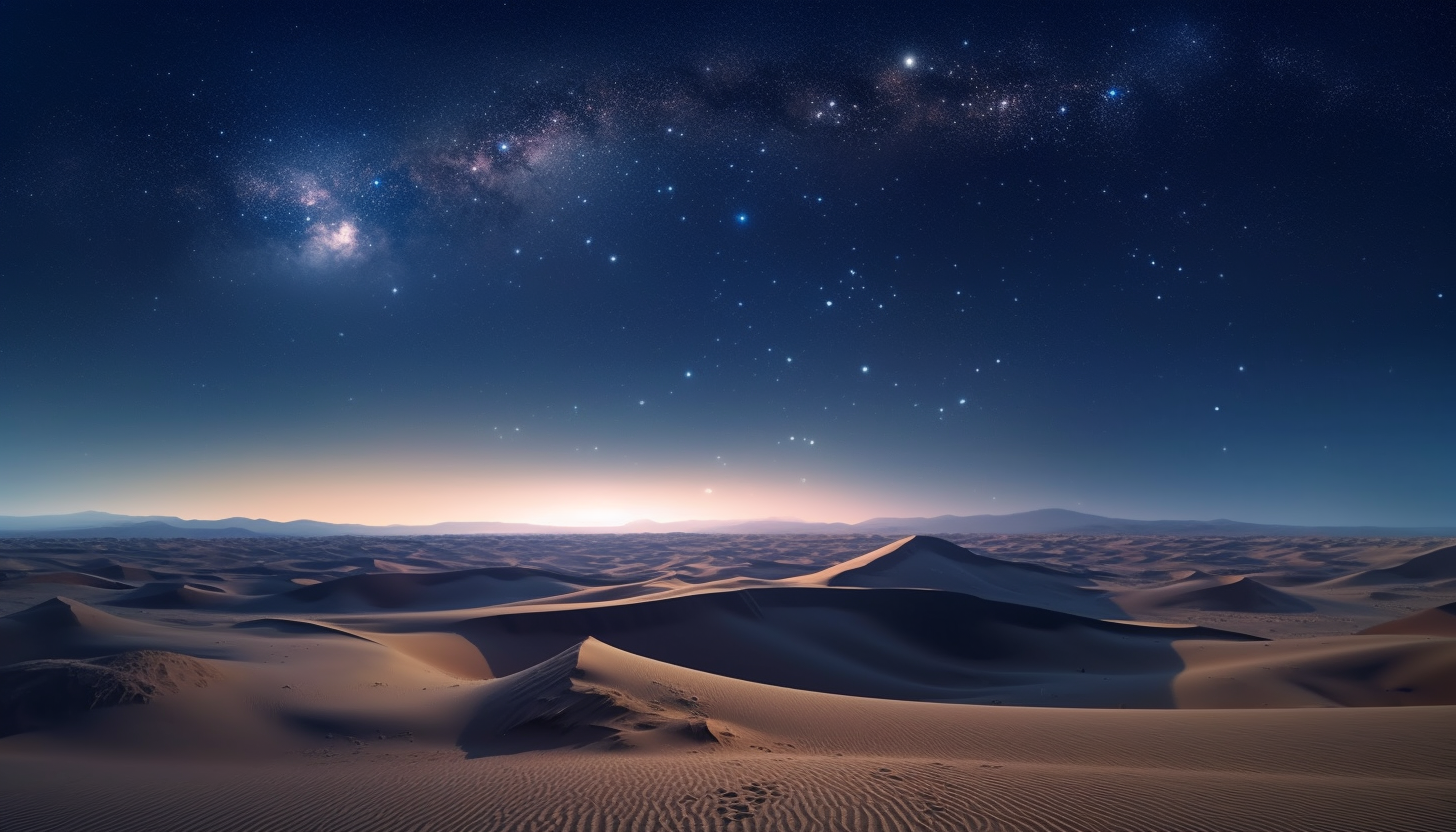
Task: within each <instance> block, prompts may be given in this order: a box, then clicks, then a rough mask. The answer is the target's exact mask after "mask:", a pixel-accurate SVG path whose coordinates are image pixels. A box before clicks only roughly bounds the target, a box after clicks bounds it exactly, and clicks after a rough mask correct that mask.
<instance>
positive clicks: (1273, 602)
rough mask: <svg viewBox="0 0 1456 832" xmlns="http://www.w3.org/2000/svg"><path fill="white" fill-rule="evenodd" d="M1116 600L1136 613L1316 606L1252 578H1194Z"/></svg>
mask: <svg viewBox="0 0 1456 832" xmlns="http://www.w3.org/2000/svg"><path fill="white" fill-rule="evenodd" d="M1116 601H1117V603H1118V604H1119V605H1121V607H1122V608H1123V609H1124V610H1127V611H1128V612H1134V613H1145V612H1153V611H1158V610H1170V609H1186V610H1201V611H1226V612H1273V613H1287V612H1310V611H1312V610H1314V608H1315V607H1314V605H1313V604H1311V603H1309V602H1308V601H1306V600H1304V599H1302V598H1299V597H1297V596H1295V595H1291V594H1290V593H1288V592H1283V591H1281V590H1278V589H1275V588H1274V587H1271V586H1267V585H1265V584H1263V583H1260V582H1259V581H1256V580H1254V579H1253V578H1248V577H1227V578H1215V577H1211V576H1193V577H1189V578H1185V579H1183V580H1180V581H1176V582H1174V583H1173V584H1171V585H1169V586H1164V587H1157V588H1154V589H1143V590H1135V591H1133V592H1127V593H1121V594H1119V595H1117V596H1116Z"/></svg>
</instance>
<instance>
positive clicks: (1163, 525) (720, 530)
mask: <svg viewBox="0 0 1456 832" xmlns="http://www.w3.org/2000/svg"><path fill="white" fill-rule="evenodd" d="M644 532H658V533H666V532H686V533H703V534H880V535H899V534H1169V535H1220V536H1229V535H1328V536H1349V537H1428V536H1429V537H1450V536H1456V526H1439V527H1436V526H1427V527H1410V528H1397V527H1388V526H1286V525H1267V524H1262V523H1241V522H1238V521H1236V520H1126V519H1120V518H1116V517H1099V516H1097V515H1095V514H1083V513H1081V512H1077V511H1068V510H1066V509H1060V508H1046V509H1039V510H1037V511H1023V512H1018V513H1016V514H977V515H972V516H969V517H961V516H957V515H953V514H944V515H941V516H939V517H876V518H874V519H872V520H865V521H864V522H862V523H807V522H803V521H800V520H780V519H769V520H747V521H721V520H685V521H682V522H677V523H656V522H653V521H651V520H636V521H633V522H631V523H626V524H624V525H620V526H590V527H585V526H538V525H532V524H530V523H494V522H454V523H435V524H434V525H429V526H402V525H392V526H366V525H362V524H358V523H324V522H321V521H318V520H290V521H288V522H286V523H280V522H277V521H275V520H255V519H252V518H248V517H228V518H226V519H223V520H183V519H181V518H180V517H162V516H149V517H136V516H131V515H125V514H109V513H107V512H104V511H82V512H77V513H75V514H51V515H40V516H33V517H5V516H0V537H7V538H19V537H28V538H87V537H92V538H100V537H117V538H178V537H180V538H198V539H213V538H239V537H327V536H332V535H370V536H383V537H390V536H393V537H399V536H413V535H429V534H640V533H644Z"/></svg>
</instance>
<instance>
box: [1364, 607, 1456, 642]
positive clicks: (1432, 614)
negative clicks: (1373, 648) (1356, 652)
mask: <svg viewBox="0 0 1456 832" xmlns="http://www.w3.org/2000/svg"><path fill="white" fill-rule="evenodd" d="M1360 632H1361V633H1362V634H1364V635H1414V636H1442V637H1444V638H1456V602H1453V603H1450V604H1442V605H1441V606H1439V607H1433V608H1432V609H1428V610H1422V611H1420V612H1418V613H1416V614H1414V615H1407V616H1406V617H1404V618H1397V619H1396V620H1394V621H1387V622H1385V623H1384V624H1376V625H1375V626H1374V627H1366V628H1365V629H1363V630H1361V631H1360Z"/></svg>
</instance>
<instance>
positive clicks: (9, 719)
mask: <svg viewBox="0 0 1456 832" xmlns="http://www.w3.org/2000/svg"><path fill="white" fill-rule="evenodd" d="M1450 543H1451V541H1442V540H1390V539H1369V540H1357V539H1334V538H1252V537H1250V538H1176V537H1110V536H984V537H975V538H970V537H967V538H957V539H956V540H955V541H946V540H940V539H937V538H929V537H913V538H906V539H904V540H899V541H893V540H888V539H881V538H873V537H867V536H845V537H822V536H780V537H770V536H723V535H625V536H535V537H498V538H492V537H480V536H470V537H465V536H462V537H428V538H391V539H381V538H323V539H286V540H256V539H253V540H237V541H226V540H224V541H185V540H158V541H148V540H77V541H35V540H28V541H27V540H12V541H0V572H3V575H4V579H3V580H0V616H3V617H0V829H3V830H5V832H13V831H14V830H42V829H45V830H88V829H98V830H99V829H105V830H132V829H135V830H353V829H360V830H396V829H398V830H436V829H438V830H456V829H472V830H477V829H478V830H494V829H500V830H516V829H521V830H530V829H541V830H556V829H582V830H617V829H621V830H628V829H643V830H649V829H662V830H676V829H734V830H736V829H743V830H751V829H774V830H777V829H822V830H861V829H871V830H872V829H885V830H901V829H1008V830H1011V829H1017V830H1019V829H1035V830H1051V829H1074V830H1081V829H1125V830H1163V829H1174V830H1183V829H1189V830H1193V829H1248V830H1272V829H1329V830H1352V829H1372V830H1397V829H1413V830H1434V829H1443V828H1451V826H1452V823H1453V818H1456V785H1453V783H1456V603H1453V602H1456V546H1451V545H1450ZM958 544H959V545H958Z"/></svg>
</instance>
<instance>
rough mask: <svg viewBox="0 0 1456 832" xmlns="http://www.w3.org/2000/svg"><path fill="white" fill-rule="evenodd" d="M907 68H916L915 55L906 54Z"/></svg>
mask: <svg viewBox="0 0 1456 832" xmlns="http://www.w3.org/2000/svg"><path fill="white" fill-rule="evenodd" d="M905 68H906V69H914V68H915V56H914V55H906V56H905Z"/></svg>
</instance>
